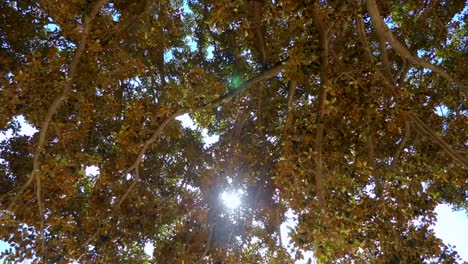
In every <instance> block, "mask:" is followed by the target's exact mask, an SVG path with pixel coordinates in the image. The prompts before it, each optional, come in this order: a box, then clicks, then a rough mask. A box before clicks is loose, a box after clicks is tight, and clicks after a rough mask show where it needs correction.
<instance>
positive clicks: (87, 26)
mask: <svg viewBox="0 0 468 264" xmlns="http://www.w3.org/2000/svg"><path fill="white" fill-rule="evenodd" d="M107 1H108V0H100V1H98V2H97V3H96V4H95V5H94V7H93V9H92V10H91V13H90V14H89V16H88V17H87V18H86V19H85V20H84V24H83V33H82V36H81V39H80V44H79V45H78V48H77V49H76V51H75V55H74V56H73V59H72V61H71V63H70V74H69V76H68V78H67V81H66V83H65V87H64V88H63V90H62V92H61V93H60V95H59V96H58V97H56V98H55V99H54V101H53V102H52V104H51V105H50V107H49V109H48V111H47V114H46V117H45V118H44V120H43V121H42V123H41V126H40V128H41V129H40V131H39V141H38V143H37V147H36V150H35V152H34V161H33V170H32V172H31V175H30V176H29V178H28V181H27V182H26V183H25V184H24V185H23V186H22V187H21V189H20V190H19V191H18V192H17V193H16V196H15V197H14V198H13V200H12V201H11V202H10V204H9V205H8V208H7V210H11V209H12V208H13V205H14V204H15V203H16V201H17V200H18V198H19V196H21V195H22V193H23V192H24V191H25V190H26V188H28V187H29V185H30V184H31V183H32V181H33V179H34V178H35V176H37V175H39V172H40V165H41V162H40V155H41V153H42V151H43V149H44V145H45V140H46V136H47V130H48V128H49V125H50V122H51V121H52V117H53V116H54V115H55V113H56V112H57V111H58V109H59V107H60V106H61V105H62V102H63V101H64V100H65V99H66V98H67V95H68V92H69V91H70V89H71V87H72V85H73V81H74V79H75V77H76V75H77V70H78V65H79V63H80V59H81V56H82V55H83V51H84V49H85V46H86V42H87V40H88V36H89V32H90V30H91V22H92V21H93V19H94V18H95V17H96V15H97V13H98V12H99V10H100V9H101V7H102V6H103V5H105V4H106V3H107ZM37 177H39V176H37ZM39 192H40V191H39ZM38 203H40V201H38Z"/></svg>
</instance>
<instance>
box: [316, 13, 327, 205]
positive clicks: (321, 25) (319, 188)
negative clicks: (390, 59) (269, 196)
mask: <svg viewBox="0 0 468 264" xmlns="http://www.w3.org/2000/svg"><path fill="white" fill-rule="evenodd" d="M312 12H313V17H314V25H315V27H317V28H318V31H319V36H320V41H319V43H320V61H321V65H320V66H321V67H320V94H319V96H318V110H317V112H318V115H317V131H316V134H315V152H316V153H317V157H316V159H315V161H316V172H315V185H316V193H317V198H318V202H319V205H320V207H321V208H324V207H325V194H324V189H323V188H324V187H323V159H322V140H323V130H324V124H323V111H322V110H323V109H324V108H325V102H326V100H327V88H328V86H329V83H330V80H329V79H328V72H329V70H330V69H329V67H330V66H329V59H328V49H329V43H328V30H329V27H328V26H327V24H326V21H325V18H323V17H322V16H321V14H320V7H319V6H318V4H315V5H314V8H313V10H312Z"/></svg>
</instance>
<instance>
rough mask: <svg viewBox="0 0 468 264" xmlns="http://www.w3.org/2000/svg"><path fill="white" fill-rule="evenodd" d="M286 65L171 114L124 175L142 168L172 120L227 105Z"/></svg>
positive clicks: (148, 140)
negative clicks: (144, 158)
mask: <svg viewBox="0 0 468 264" xmlns="http://www.w3.org/2000/svg"><path fill="white" fill-rule="evenodd" d="M285 65H286V62H280V63H278V64H276V65H275V66H273V67H272V68H270V69H268V70H266V71H264V72H263V73H261V74H260V75H258V76H255V77H254V78H252V79H250V80H248V81H247V82H245V83H244V84H243V85H242V86H241V87H239V88H238V89H237V90H231V91H229V92H227V93H225V94H224V95H222V96H221V97H219V98H218V99H215V100H213V101H211V102H208V103H206V104H203V105H200V106H197V107H193V108H181V109H179V110H177V111H175V112H174V113H173V114H171V115H170V116H169V117H167V118H166V119H165V120H164V121H163V122H162V123H161V125H160V126H159V127H158V128H157V129H156V130H155V131H154V133H153V134H152V135H151V137H150V138H149V139H147V140H146V141H145V143H144V144H143V146H142V148H141V150H140V152H139V153H138V155H137V158H136V159H135V161H134V162H133V164H132V165H131V166H130V167H129V168H128V169H127V170H126V171H125V173H124V175H126V174H128V173H130V172H131V171H133V170H137V168H138V166H140V163H141V161H142V159H143V156H144V154H145V152H146V150H147V149H148V148H149V146H150V145H151V144H152V143H153V142H154V141H155V140H156V139H157V138H158V137H159V136H160V135H161V134H162V132H163V131H164V128H166V126H167V125H168V124H169V123H170V122H171V121H172V120H174V119H175V118H176V117H178V116H181V115H184V114H191V113H195V112H200V111H205V110H207V109H209V108H213V107H216V106H218V105H220V104H223V103H226V102H228V101H230V100H231V99H233V98H234V97H235V96H236V95H238V94H239V93H241V92H242V91H244V90H247V89H249V88H250V87H252V86H253V85H255V84H257V83H259V82H261V81H263V80H266V79H269V78H271V77H273V76H275V75H277V74H278V73H280V72H281V71H282V70H283V69H284V67H285ZM137 181H138V179H137V177H135V181H134V183H132V185H131V186H130V187H129V188H128V190H127V192H126V193H125V194H124V196H123V197H122V198H121V200H120V201H119V202H118V203H117V207H118V206H120V205H121V204H122V202H123V201H124V200H125V198H126V197H127V196H128V193H130V191H131V190H132V189H133V187H135V184H136V182H137Z"/></svg>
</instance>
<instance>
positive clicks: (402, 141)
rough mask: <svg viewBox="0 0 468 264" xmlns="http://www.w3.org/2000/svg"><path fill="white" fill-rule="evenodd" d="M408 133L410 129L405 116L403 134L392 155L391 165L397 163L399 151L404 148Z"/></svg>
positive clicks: (393, 165)
mask: <svg viewBox="0 0 468 264" xmlns="http://www.w3.org/2000/svg"><path fill="white" fill-rule="evenodd" d="M410 134H411V131H410V125H409V121H408V119H407V117H406V116H405V135H404V136H403V139H402V140H401V143H400V145H398V148H397V150H396V152H395V155H393V160H392V164H391V166H392V167H395V166H396V164H397V163H398V159H399V158H400V155H401V152H402V151H403V149H404V148H405V145H406V142H407V141H408V139H409V136H410Z"/></svg>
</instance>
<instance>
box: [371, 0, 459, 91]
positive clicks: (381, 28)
mask: <svg viewBox="0 0 468 264" xmlns="http://www.w3.org/2000/svg"><path fill="white" fill-rule="evenodd" d="M366 5H367V11H368V12H369V16H370V17H371V19H372V25H373V26H374V28H375V30H376V32H377V34H378V35H382V36H383V37H384V38H385V39H386V40H387V41H388V42H389V43H390V45H391V46H392V48H393V49H394V50H395V51H396V52H398V53H399V54H400V56H402V57H403V58H405V59H408V60H410V61H411V62H413V63H415V64H418V65H420V66H421V67H424V68H428V69H431V70H432V71H434V72H436V73H437V74H439V75H440V76H442V77H443V78H445V79H446V80H447V81H449V82H450V83H455V80H454V79H453V77H452V76H450V75H449V74H448V73H446V72H445V71H444V70H443V69H442V68H440V67H438V66H436V65H434V64H432V63H430V62H428V61H425V60H423V59H421V58H419V57H417V56H416V55H413V54H412V53H411V51H409V50H408V49H407V48H406V47H405V46H403V44H401V42H400V41H398V40H397V39H396V38H395V36H394V35H393V33H392V32H391V31H390V29H389V28H388V26H387V24H386V23H385V21H384V20H383V19H382V17H381V16H380V12H379V9H378V7H377V3H376V0H367V1H366Z"/></svg>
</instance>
